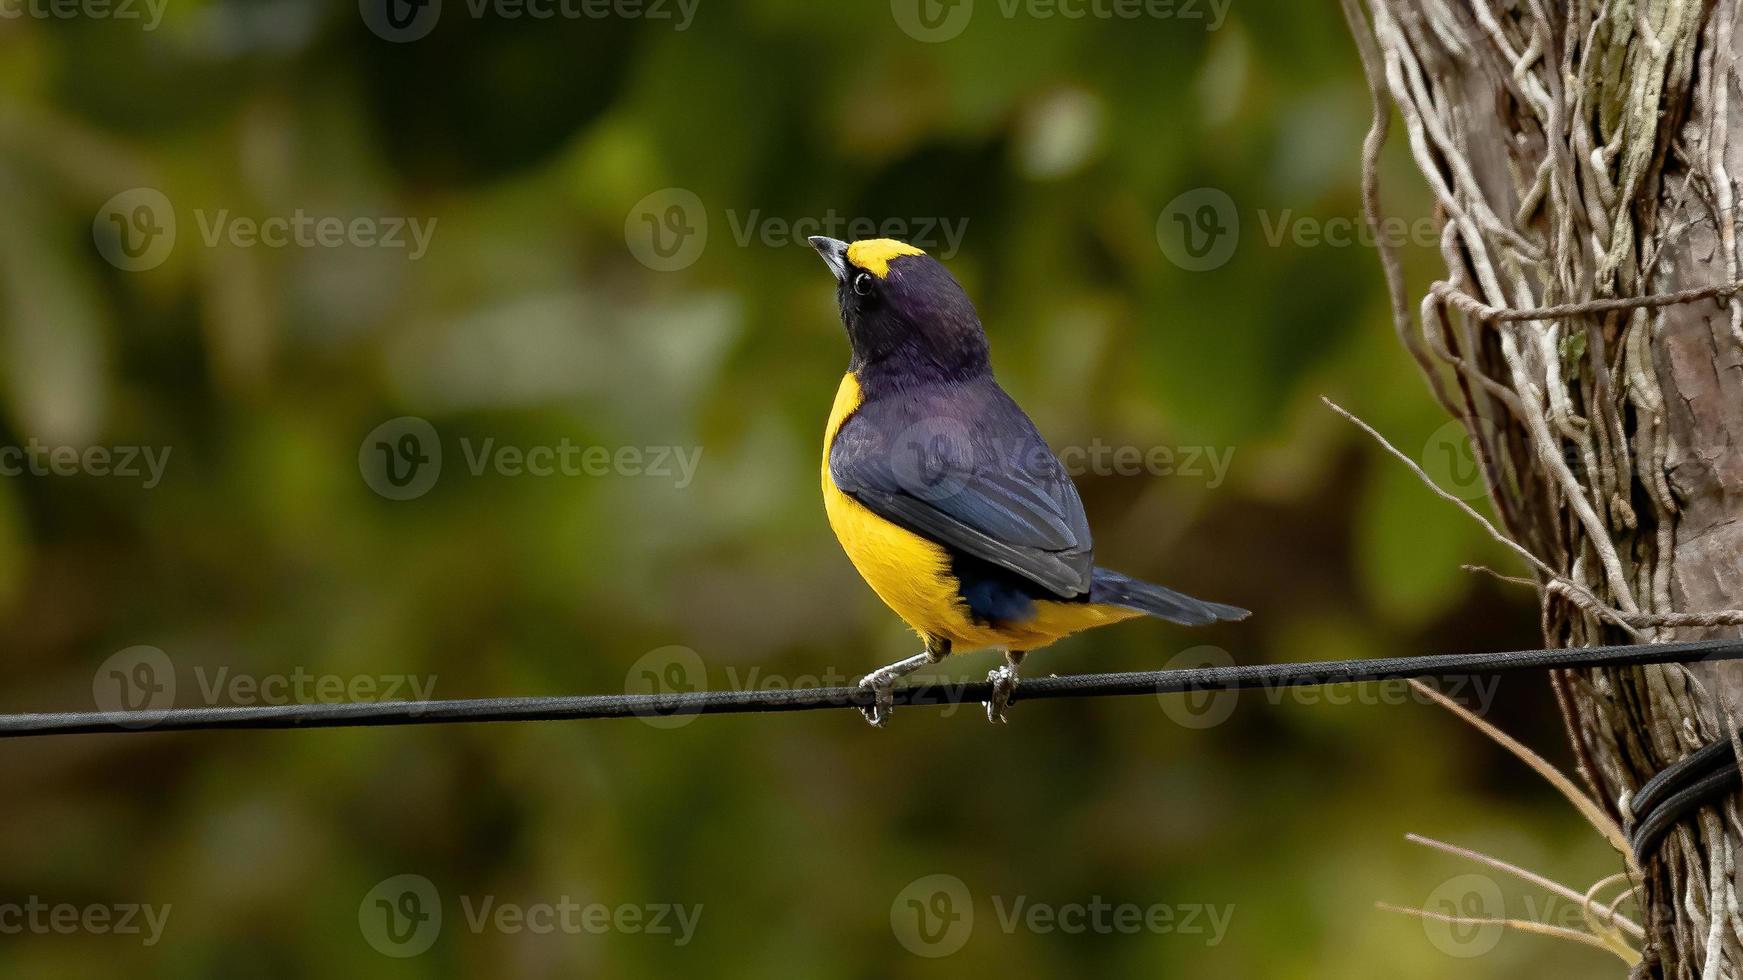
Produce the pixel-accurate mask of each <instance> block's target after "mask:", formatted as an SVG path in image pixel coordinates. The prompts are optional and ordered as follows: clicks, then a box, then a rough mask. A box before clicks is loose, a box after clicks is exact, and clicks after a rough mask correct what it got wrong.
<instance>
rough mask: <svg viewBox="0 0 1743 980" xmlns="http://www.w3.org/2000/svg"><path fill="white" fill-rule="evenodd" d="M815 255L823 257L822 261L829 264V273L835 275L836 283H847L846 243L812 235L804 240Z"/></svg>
mask: <svg viewBox="0 0 1743 980" xmlns="http://www.w3.org/2000/svg"><path fill="white" fill-rule="evenodd" d="M806 240H807V241H809V242H810V243H811V247H812V248H814V249H816V250H817V254H818V255H821V256H823V261H824V262H827V263H828V264H829V271H830V272H833V273H835V281H836V282H846V281H847V243H846V242H844V241H842V240H841V239H839V238H825V237H824V236H822V235H812V236H811V237H810V238H809V239H806Z"/></svg>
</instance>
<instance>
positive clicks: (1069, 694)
mask: <svg viewBox="0 0 1743 980" xmlns="http://www.w3.org/2000/svg"><path fill="white" fill-rule="evenodd" d="M1737 659H1743V640H1737V639H1724V640H1702V641H1696V642H1689V643H1662V644H1641V645H1634V646H1608V647H1574V648H1570V649H1555V650H1521V651H1514V652H1506V653H1470V654H1438V655H1431V656H1422V657H1392V658H1387V659H1378V660H1332V661H1320V662H1314V663H1293V664H1258V665H1253V666H1236V667H1193V668H1187V669H1184V670H1152V671H1140V672H1136V673H1122V674H1077V675H1072V676H1067V677H1039V678H1035V679H1033V680H1025V681H1023V682H1022V683H1021V684H1020V685H1018V687H1017V689H1016V692H1015V693H1014V694H1013V695H1012V697H1011V701H1012V703H1015V702H1018V701H1043V700H1048V699H1051V698H1075V697H1109V696H1114V695H1133V694H1177V693H1186V692H1194V691H1233V690H1245V689H1252V688H1287V687H1312V686H1318V685H1323V684H1345V683H1352V682H1358V681H1378V680H1397V679H1402V678H1407V677H1436V676H1456V675H1462V674H1481V673H1504V672H1512V671H1521V670H1543V669H1554V668H1566V667H1625V666H1631V665H1636V664H1659V663H1672V662H1687V661H1693V660H1737ZM893 693H894V700H895V703H896V704H898V705H927V704H971V703H976V702H982V701H986V700H987V699H988V698H990V697H991V696H992V685H991V684H990V683H987V682H985V681H980V682H977V683H970V684H955V683H950V682H945V681H930V682H923V683H916V684H909V685H906V686H903V687H898V688H896V689H895V691H894V692H893ZM871 702H872V696H871V693H870V692H868V691H866V690H864V689H862V688H859V687H825V688H816V689H811V690H754V691H696V692H690V693H678V694H605V695H589V696H557V697H519V698H468V699H458V700H447V701H384V702H375V703H366V704H363V703H348V704H289V705H250V706H244V707H201V708H170V709H165V710H162V711H113V712H106V711H84V712H65V713H48V714H13V715H0V738H19V737H24V736H31V735H79V734H93V733H113V734H124V733H128V732H167V731H211V730H228V729H283V728H358V727H369V726H376V725H439V724H459V723H473V722H487V721H579V720H584V719H592V718H633V717H666V716H675V715H714V714H734V713H744V712H764V711H811V710H815V709H818V708H864V707H869V706H870V705H871Z"/></svg>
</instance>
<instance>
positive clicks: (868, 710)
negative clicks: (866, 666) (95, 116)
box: [859, 640, 950, 728]
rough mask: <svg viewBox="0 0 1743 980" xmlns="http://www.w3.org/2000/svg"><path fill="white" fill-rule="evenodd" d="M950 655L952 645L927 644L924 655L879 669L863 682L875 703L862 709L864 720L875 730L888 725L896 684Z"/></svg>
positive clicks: (929, 641) (894, 705)
mask: <svg viewBox="0 0 1743 980" xmlns="http://www.w3.org/2000/svg"><path fill="white" fill-rule="evenodd" d="M949 654H950V643H949V641H947V640H928V641H927V643H926V652H925V653H917V654H915V655H914V656H912V657H909V658H908V659H906V660H898V661H896V662H895V663H893V664H889V665H887V666H884V667H879V668H878V669H877V670H874V671H872V672H871V673H869V674H867V675H865V676H864V677H862V678H860V681H859V686H860V689H861V690H866V691H870V692H872V703H871V704H870V705H868V706H866V707H863V708H860V709H859V713H860V714H862V715H865V720H866V721H868V722H870V723H871V726H872V727H873V728H882V727H884V726H885V725H887V724H889V723H890V713H891V712H892V711H894V710H895V707H896V698H895V687H896V682H897V681H899V680H901V679H902V678H904V677H906V676H908V675H909V674H912V673H913V672H914V671H916V670H919V669H920V668H922V667H929V666H931V665H932V664H935V663H937V662H938V661H940V660H943V659H944V658H945V657H946V656H948V655H949Z"/></svg>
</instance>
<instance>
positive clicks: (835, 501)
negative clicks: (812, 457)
mask: <svg viewBox="0 0 1743 980" xmlns="http://www.w3.org/2000/svg"><path fill="white" fill-rule="evenodd" d="M861 399H862V395H861V393H860V389H859V381H858V380H857V379H856V378H854V376H853V375H852V374H848V375H847V376H846V377H845V378H842V379H841V388H840V390H838V391H837V392H836V393H835V407H834V408H833V409H832V410H831V411H830V413H829V425H828V427H827V429H826V430H825V431H824V435H823V506H824V509H825V510H826V511H827V512H828V514H829V526H830V527H831V528H833V529H834V530H835V537H836V538H837V539H838V540H840V541H841V547H842V548H843V549H844V550H846V552H847V557H848V559H849V560H850V561H852V562H853V567H854V568H857V569H858V570H859V574H860V577H861V578H864V579H865V581H866V584H867V585H870V586H871V587H872V591H873V592H876V593H877V594H878V598H880V599H882V600H883V601H884V604H885V605H887V606H889V607H890V608H891V609H893V610H895V613H896V615H898V616H900V617H902V619H903V620H904V621H906V622H907V624H908V625H909V626H912V627H913V628H914V630H915V631H916V632H918V633H919V634H920V635H921V636H922V637H926V636H937V637H942V638H944V639H947V640H949V641H950V642H951V645H952V647H953V648H954V649H955V650H956V652H959V653H961V652H966V651H969V650H980V649H984V648H986V647H1000V648H1003V649H1011V650H1037V649H1040V648H1041V647H1044V646H1046V645H1048V644H1049V643H1052V642H1053V641H1054V640H1057V639H1059V638H1060V637H1062V636H1069V635H1070V634H1072V633H1076V632H1079V631H1081V630H1086V629H1090V628H1091V627H1095V626H1105V625H1107V624H1109V623H1117V622H1120V621H1121V620H1126V619H1132V618H1133V617H1136V616H1140V615H1142V614H1141V613H1138V612H1135V611H1133V610H1130V609H1122V608H1120V607H1118V606H1106V605H1091V604H1089V603H1083V602H1048V601H1040V602H1036V603H1035V617H1034V618H1033V619H1031V620H1029V621H1028V622H1025V623H1022V624H1020V625H1016V626H1012V627H1009V628H1004V629H1000V628H996V627H993V626H990V625H987V624H984V623H977V622H975V621H974V617H973V616H972V615H970V613H969V610H968V606H967V604H966V603H964V602H963V601H962V595H961V593H960V592H959V590H958V583H957V581H956V576H955V575H953V574H951V571H950V555H949V553H948V552H947V551H945V549H944V547H943V546H942V545H939V544H938V543H936V542H934V541H931V540H929V539H927V538H924V537H921V536H920V535H918V534H915V533H913V532H912V531H908V530H906V529H904V528H900V527H897V526H896V525H894V524H892V523H890V522H889V521H886V520H884V519H883V518H882V517H879V516H878V515H876V514H874V513H872V512H871V511H870V510H869V509H867V508H866V506H865V505H864V504H861V503H860V502H859V501H857V500H854V499H853V498H852V497H849V496H848V495H847V494H845V493H842V492H841V491H840V490H839V489H837V488H836V486H835V479H834V478H833V477H832V476H830V473H829V447H830V446H832V445H834V443H835V434H836V433H837V432H839V431H841V424H842V423H843V422H845V421H847V417H848V416H849V415H852V414H853V412H854V410H855V409H857V408H859V405H860V401H861Z"/></svg>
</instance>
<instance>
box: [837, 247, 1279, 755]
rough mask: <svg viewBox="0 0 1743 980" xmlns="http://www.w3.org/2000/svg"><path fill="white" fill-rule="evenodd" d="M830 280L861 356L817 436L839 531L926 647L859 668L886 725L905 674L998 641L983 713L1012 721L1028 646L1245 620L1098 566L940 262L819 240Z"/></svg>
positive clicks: (1077, 513)
mask: <svg viewBox="0 0 1743 980" xmlns="http://www.w3.org/2000/svg"><path fill="white" fill-rule="evenodd" d="M810 242H811V246H812V247H813V248H815V249H816V250H817V252H818V254H819V255H821V256H822V257H823V261H824V262H826V263H828V265H829V268H830V271H832V272H834V273H835V278H836V282H837V287H836V297H837V301H838V303H839V305H840V307H841V322H842V324H843V326H845V327H846V328H847V339H848V343H849V345H850V346H851V348H852V352H853V356H852V359H851V360H850V362H849V363H848V370H847V376H846V377H845V378H843V379H842V381H841V388H840V389H839V390H838V391H837V392H836V395H835V407H834V408H833V409H832V410H831V411H830V413H829V423H828V426H827V427H826V429H825V432H824V436H823V502H824V507H825V509H826V510H827V511H828V514H829V524H830V527H832V528H833V529H834V531H835V536H836V537H837V538H838V539H840V541H841V546H842V548H844V549H845V550H846V551H847V557H848V558H849V559H850V560H851V561H852V562H853V565H854V567H855V568H857V569H858V570H859V573H860V575H861V576H862V577H863V578H864V579H865V580H866V583H867V584H868V585H870V586H871V587H872V591H874V592H876V593H877V594H878V597H879V598H881V599H883V601H884V603H885V604H886V605H888V606H889V607H890V608H891V609H892V610H894V611H895V613H896V615H898V616H900V617H902V619H903V620H905V621H906V622H907V623H908V625H909V626H911V627H913V628H914V630H915V632H917V633H919V634H920V638H921V640H922V641H924V643H925V646H926V649H925V651H924V652H923V653H920V654H917V655H915V656H912V657H909V658H907V659H906V660H901V661H898V662H896V663H893V664H890V665H888V666H886V667H883V668H880V669H878V670H875V671H873V672H872V673H870V674H868V675H866V677H865V678H864V679H863V680H861V681H860V685H861V686H862V687H865V688H869V689H870V690H871V691H873V692H874V705H873V707H871V708H869V709H867V711H866V717H867V719H868V720H870V721H871V723H872V724H874V725H878V726H882V725H883V724H884V723H885V722H886V721H887V720H888V719H889V715H890V708H891V703H892V696H891V693H890V692H891V688H892V686H893V685H894V684H895V682H896V681H897V680H899V679H900V678H902V677H904V676H906V675H908V674H911V673H913V672H914V671H916V670H919V669H920V668H922V667H925V666H927V665H929V664H934V663H937V662H938V661H940V660H943V659H944V658H945V657H946V656H948V655H949V654H950V653H951V652H952V651H959V652H966V651H970V650H980V649H986V648H997V649H1000V650H1003V651H1004V654H1005V662H1004V663H1003V664H1001V665H1000V666H999V667H998V668H996V669H995V670H993V671H992V672H991V673H990V674H988V675H987V679H988V680H990V681H992V683H993V694H992V700H990V701H988V702H987V718H988V719H989V720H991V721H995V722H1002V721H1004V720H1005V708H1006V707H1007V705H1008V704H1009V702H1010V698H1011V693H1012V692H1013V691H1014V690H1015V689H1016V685H1017V668H1018V667H1019V665H1020V664H1021V663H1022V662H1023V656H1024V655H1025V654H1026V653H1028V652H1029V651H1031V650H1035V649H1038V648H1040V647H1044V646H1046V645H1048V644H1050V643H1052V642H1053V641H1055V640H1057V639H1059V638H1061V637H1064V636H1069V635H1071V634H1073V633H1077V632H1080V631H1082V630H1086V629H1091V628H1093V627H1096V626H1105V625H1107V624H1109V623H1117V622H1120V621H1122V620H1126V619H1132V618H1134V617H1137V616H1154V617H1156V618H1158V619H1165V620H1167V621H1169V622H1171V623H1179V624H1182V625H1186V626H1202V625H1205V624H1208V623H1214V622H1218V621H1221V620H1238V619H1245V618H1246V617H1247V611H1246V610H1245V609H1240V608H1237V607H1235V606H1226V605H1223V604H1221V603H1216V602H1206V601H1204V600H1203V599H1194V598H1193V597H1191V596H1188V595H1183V594H1181V593H1179V592H1175V591H1174V590H1172V589H1167V588H1163V587H1162V586H1160V585H1152V584H1150V583H1148V582H1142V581H1139V580H1137V579H1134V578H1130V577H1128V576H1125V575H1121V574H1120V573H1119V572H1114V571H1109V570H1108V569H1105V568H1097V567H1096V566H1095V561H1094V550H1093V547H1092V545H1091V541H1090V533H1089V521H1088V520H1087V519H1086V518H1085V516H1084V513H1083V502H1082V501H1081V500H1080V499H1078V496H1077V488H1076V487H1075V486H1073V485H1072V482H1071V477H1070V475H1069V474H1067V473H1066V471H1065V467H1064V466H1063V465H1062V464H1061V463H1060V462H1059V459H1058V457H1056V456H1054V455H1053V451H1052V450H1051V449H1049V448H1048V446H1047V442H1046V440H1044V439H1042V438H1041V434H1040V432H1038V431H1037V430H1036V428H1035V423H1034V422H1031V421H1030V420H1029V416H1027V415H1025V414H1024V413H1023V410H1022V409H1021V408H1019V407H1017V403H1016V402H1015V401H1012V400H1011V396H1009V395H1007V394H1005V391H1004V389H1003V388H1000V387H999V384H998V382H997V381H995V380H994V379H993V372H992V364H991V361H990V360H989V358H988V351H987V339H986V331H985V330H984V329H983V328H982V327H981V322H980V317H979V316H978V315H977V314H976V313H975V310H974V304H973V303H971V302H970V301H969V298H968V294H967V293H965V292H964V291H963V289H962V287H961V286H960V285H958V284H957V282H956V279H955V278H954V277H952V276H951V275H950V273H949V271H948V270H946V269H945V268H944V266H943V265H942V264H940V263H939V262H938V261H937V260H936V259H934V258H932V257H931V256H929V255H927V254H926V253H925V252H923V251H921V250H920V249H918V248H915V247H914V246H912V245H909V244H907V243H905V242H899V241H894V240H891V239H887V238H879V239H871V240H866V241H858V242H854V243H853V244H851V245H850V244H848V243H847V242H843V241H839V240H837V239H834V238H825V237H822V236H817V237H813V238H811V239H810Z"/></svg>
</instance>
